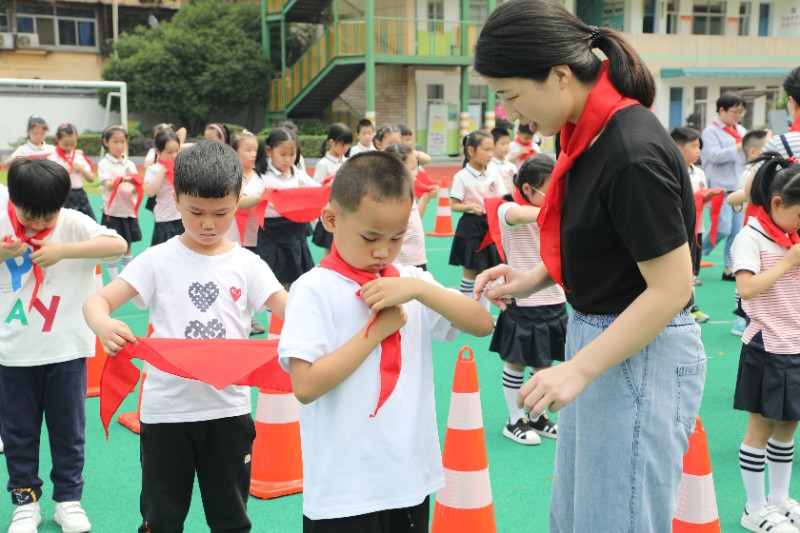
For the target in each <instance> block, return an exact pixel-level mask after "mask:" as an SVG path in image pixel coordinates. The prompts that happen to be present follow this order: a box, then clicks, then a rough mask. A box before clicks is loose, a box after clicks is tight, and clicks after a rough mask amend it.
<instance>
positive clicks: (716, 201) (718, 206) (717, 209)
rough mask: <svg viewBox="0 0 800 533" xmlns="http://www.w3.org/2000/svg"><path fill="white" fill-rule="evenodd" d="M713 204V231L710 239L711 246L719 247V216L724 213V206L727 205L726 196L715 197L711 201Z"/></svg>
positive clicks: (709, 234) (709, 236) (710, 232)
mask: <svg viewBox="0 0 800 533" xmlns="http://www.w3.org/2000/svg"><path fill="white" fill-rule="evenodd" d="M709 203H711V229H710V230H709V232H708V239H709V241H711V246H716V245H717V233H718V232H719V214H720V213H721V212H722V206H723V205H724V204H725V195H724V194H720V195H719V196H715V197H713V198H712V199H711V200H709Z"/></svg>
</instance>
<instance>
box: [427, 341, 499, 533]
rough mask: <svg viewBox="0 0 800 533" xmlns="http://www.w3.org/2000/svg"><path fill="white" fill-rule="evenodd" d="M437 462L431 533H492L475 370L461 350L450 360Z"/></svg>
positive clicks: (470, 359) (467, 349)
mask: <svg viewBox="0 0 800 533" xmlns="http://www.w3.org/2000/svg"><path fill="white" fill-rule="evenodd" d="M464 352H468V353H469V356H468V357H463V355H464ZM442 463H443V465H444V478H445V483H446V484H445V487H444V488H443V489H442V490H440V491H439V492H437V493H436V506H435V507H434V510H433V525H432V527H431V533H456V532H458V533H471V532H475V533H495V532H496V531H497V528H496V526H495V521H494V505H493V503H492V488H491V486H490V484H489V462H488V460H487V458H486V440H485V438H484V435H483V415H482V414H481V396H480V392H479V391H478V372H477V370H476V367H475V358H474V356H473V354H472V350H471V349H470V348H468V347H466V346H465V347H463V348H462V349H461V351H460V352H459V354H458V361H457V362H456V373H455V378H454V379H453V395H452V397H451V399H450V414H449V415H448V417H447V434H446V435H445V438H444V453H443V454H442Z"/></svg>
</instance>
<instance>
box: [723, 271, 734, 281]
mask: <svg viewBox="0 0 800 533" xmlns="http://www.w3.org/2000/svg"><path fill="white" fill-rule="evenodd" d="M722 281H736V274H734V273H733V272H731V273H730V274H728V273H727V272H723V273H722Z"/></svg>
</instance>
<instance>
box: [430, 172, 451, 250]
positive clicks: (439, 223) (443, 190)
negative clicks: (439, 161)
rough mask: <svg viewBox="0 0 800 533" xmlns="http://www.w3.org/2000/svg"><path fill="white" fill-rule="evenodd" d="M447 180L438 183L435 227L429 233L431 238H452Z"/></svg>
mask: <svg viewBox="0 0 800 533" xmlns="http://www.w3.org/2000/svg"><path fill="white" fill-rule="evenodd" d="M448 186H449V185H448V183H447V180H442V181H441V182H440V183H439V206H438V207H437V208H436V225H435V226H434V227H433V231H429V232H428V235H430V236H431V237H452V236H453V235H455V233H454V232H453V216H452V212H451V211H450V189H448Z"/></svg>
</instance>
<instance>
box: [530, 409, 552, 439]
mask: <svg viewBox="0 0 800 533" xmlns="http://www.w3.org/2000/svg"><path fill="white" fill-rule="evenodd" d="M529 424H530V426H531V428H533V430H534V431H535V432H536V433H537V434H539V435H541V436H542V437H547V438H548V439H556V438H558V426H556V424H554V423H553V422H552V421H551V420H550V419H549V418H548V417H547V415H546V414H544V413H542V414H541V416H540V417H539V418H537V419H536V421H534V422H529Z"/></svg>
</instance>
